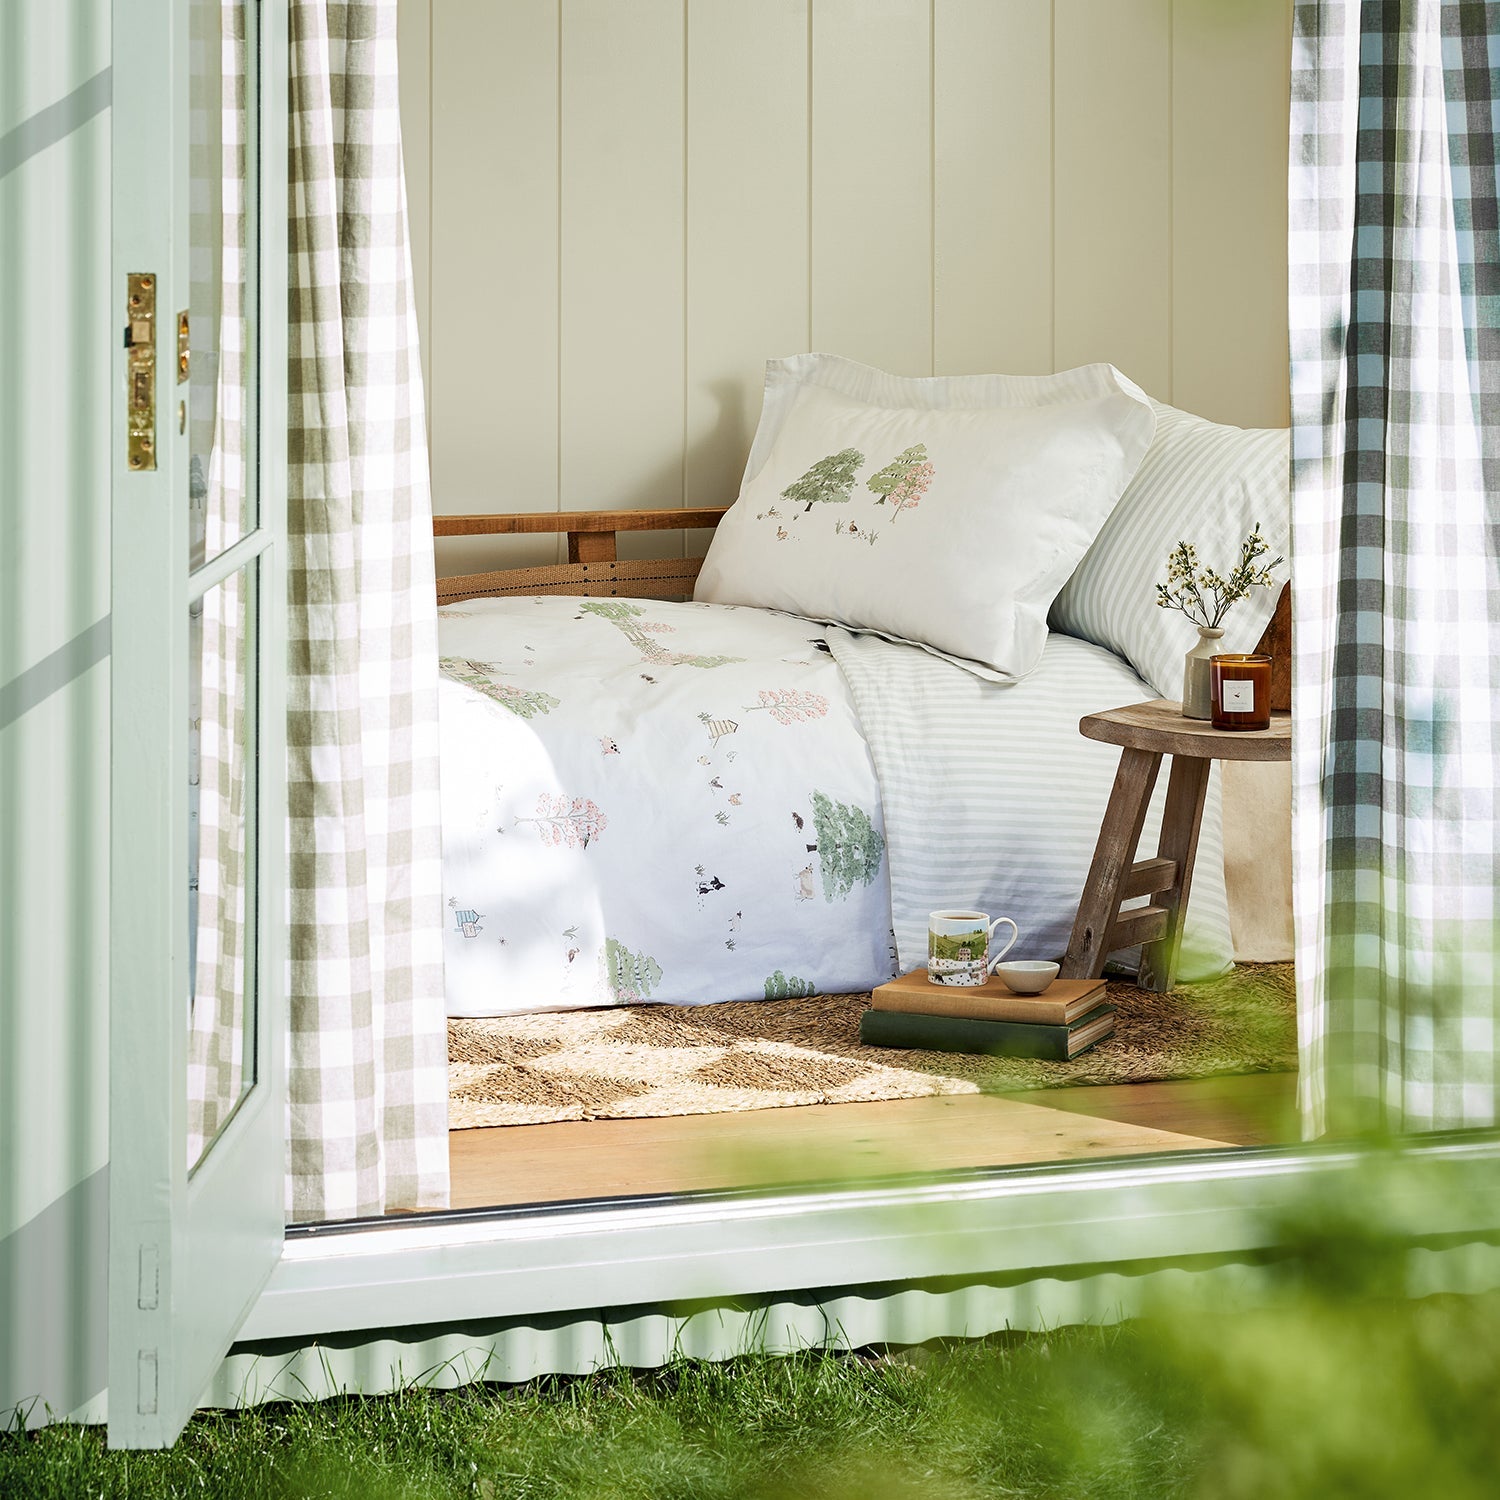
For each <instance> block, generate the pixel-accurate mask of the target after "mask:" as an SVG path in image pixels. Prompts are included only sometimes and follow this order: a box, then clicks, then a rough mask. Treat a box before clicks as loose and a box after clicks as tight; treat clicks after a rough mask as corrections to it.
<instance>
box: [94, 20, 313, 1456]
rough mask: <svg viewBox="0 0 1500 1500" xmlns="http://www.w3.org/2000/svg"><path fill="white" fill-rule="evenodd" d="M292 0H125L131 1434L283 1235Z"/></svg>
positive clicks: (122, 420) (115, 1354)
mask: <svg viewBox="0 0 1500 1500" xmlns="http://www.w3.org/2000/svg"><path fill="white" fill-rule="evenodd" d="M285 20H286V18H285V6H284V5H283V4H281V3H279V0H114V58H113V77H114V108H113V232H114V246H113V257H112V272H111V275H112V281H111V298H112V301H113V304H114V306H116V307H117V308H118V311H119V316H118V319H117V320H116V322H115V327H114V335H115V338H116V339H117V340H119V337H120V330H121V329H123V330H124V339H123V341H122V343H121V345H120V346H117V356H116V358H117V361H118V363H117V365H116V369H115V375H116V379H115V382H114V384H115V390H114V393H113V398H114V402H115V407H116V416H115V421H114V431H113V441H112V453H111V489H112V537H111V554H112V577H113V582H112V588H113V617H114V630H113V641H114V653H113V675H112V683H111V695H112V709H111V722H112V744H111V762H112V769H111V845H112V849H111V876H110V887H111V910H110V943H111V963H110V1228H109V1241H110V1243H109V1440H110V1442H111V1443H112V1444H114V1445H117V1446H131V1447H154V1446H161V1445H165V1444H169V1443H171V1442H172V1441H173V1439H174V1438H175V1437H176V1435H177V1433H178V1432H179V1431H180V1430H181V1428H182V1426H183V1424H184V1423H185V1422H186V1421H187V1419H188V1417H189V1416H190V1415H191V1413H192V1412H193V1410H194V1408H195V1407H196V1405H197V1403H198V1400H199V1397H200V1396H201V1394H202V1392H203V1390H204V1388H205V1386H206V1385H207V1383H208V1381H209V1379H210V1377H211V1375H212V1373H213V1371H214V1369H215V1368H216V1366H217V1364H218V1362H219V1361H220V1359H222V1357H223V1355H224V1352H225V1350H226V1349H227V1348H228V1347H229V1344H230V1342H231V1340H232V1339H233V1338H234V1336H235V1333H236V1332H237V1330H238V1329H239V1327H240V1325H241V1323H242V1322H243V1321H244V1318H245V1316H246V1314H247V1313H248V1311H249V1309H250V1308H251V1306H252V1305H253V1304H254V1302H255V1299H256V1297H257V1296H258V1294H259V1292H260V1290H261V1288H262V1286H263V1285H264V1283H265V1280H266V1277H267V1276H268V1275H269V1273H270V1271H271V1268H272V1266H273V1265H274V1264H275V1262H276V1261H277V1259H278V1258H279V1256H280V1253H281V1244H282V1225H283V1174H284V1152H285V1144H284V1134H285V1081H284V1076H283V1074H284V1063H283V1055H284V1046H285V1021H284V1003H283V1001H284V997H283V948H282V929H283V927H284V924H285V881H284V874H283V865H284V862H285V831H284V807H283V784H284V775H285V752H284V724H283V712H282V699H281V683H282V679H283V675H284V673H283V666H284V655H285V646H284V635H283V614H284V598H285V586H284V581H283V580H284V574H285V505H284V495H285V481H284V473H285V453H284V450H285V430H286V423H285V394H284V393H285V383H286V381H285V369H286V359H285V309H286V292H285V265H286V252H285V242H286V241H285V235H286V227H285V226H286V220H285V204H286V190H285V173H284V162H285V159H286V129H285V119H286V105H285V89H284V84H283V80H284V77H285V71H286V61H285V60H286V47H285Z"/></svg>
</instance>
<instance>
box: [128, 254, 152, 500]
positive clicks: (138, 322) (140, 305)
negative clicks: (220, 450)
mask: <svg viewBox="0 0 1500 1500" xmlns="http://www.w3.org/2000/svg"><path fill="white" fill-rule="evenodd" d="M125 317H126V324H125V462H126V463H127V464H128V465H129V467H130V469H131V470H132V471H133V472H135V473H141V472H144V471H145V470H147V469H154V468H155V467H156V277H155V276H153V275H151V274H150V273H149V272H137V273H134V274H132V275H130V276H128V277H127V278H126V289H125Z"/></svg>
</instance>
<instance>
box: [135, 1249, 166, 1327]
mask: <svg viewBox="0 0 1500 1500" xmlns="http://www.w3.org/2000/svg"><path fill="white" fill-rule="evenodd" d="M160 1297H161V1257H160V1255H159V1254H158V1253H157V1249H156V1246H155V1245H142V1246H141V1257H140V1262H139V1275H138V1277H137V1286H136V1296H135V1305H136V1306H137V1307H138V1308H140V1310H141V1311H142V1312H155V1311H156V1304H157V1301H158V1300H159V1298H160Z"/></svg>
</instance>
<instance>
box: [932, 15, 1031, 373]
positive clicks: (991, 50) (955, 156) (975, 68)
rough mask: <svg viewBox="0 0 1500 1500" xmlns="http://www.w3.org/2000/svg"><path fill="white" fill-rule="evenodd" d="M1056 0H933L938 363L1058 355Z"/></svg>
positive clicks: (987, 366) (991, 364)
mask: <svg viewBox="0 0 1500 1500" xmlns="http://www.w3.org/2000/svg"><path fill="white" fill-rule="evenodd" d="M1051 54H1052V0H1004V3H997V0H935V4H934V9H933V76H934V78H935V79H936V80H937V82H938V87H937V90H936V96H935V98H934V101H933V133H934V142H933V169H934V182H933V205H934V225H933V244H934V246H935V257H934V258H935V265H934V267H933V299H932V301H933V364H934V367H935V369H934V373H936V374H940V375H964V374H981V373H985V372H989V371H993V370H1004V371H1007V372H1011V373H1016V374H1034V373H1045V372H1047V371H1049V370H1051V369H1052V368H1053V362H1052V67H1051Z"/></svg>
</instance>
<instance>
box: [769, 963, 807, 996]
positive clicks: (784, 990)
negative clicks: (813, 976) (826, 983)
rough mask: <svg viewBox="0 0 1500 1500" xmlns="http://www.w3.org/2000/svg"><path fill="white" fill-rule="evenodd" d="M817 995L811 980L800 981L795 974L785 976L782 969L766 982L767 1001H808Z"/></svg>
mask: <svg viewBox="0 0 1500 1500" xmlns="http://www.w3.org/2000/svg"><path fill="white" fill-rule="evenodd" d="M817 993H818V992H817V989H816V988H815V987H814V986H813V984H812V982H811V981H810V980H807V979H798V978H797V976H796V975H795V974H783V973H782V972H781V970H780V969H777V971H776V972H775V973H774V974H773V975H771V977H770V978H769V979H768V980H766V999H767V1000H806V999H808V998H809V997H811V996H813V995H816V994H817Z"/></svg>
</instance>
